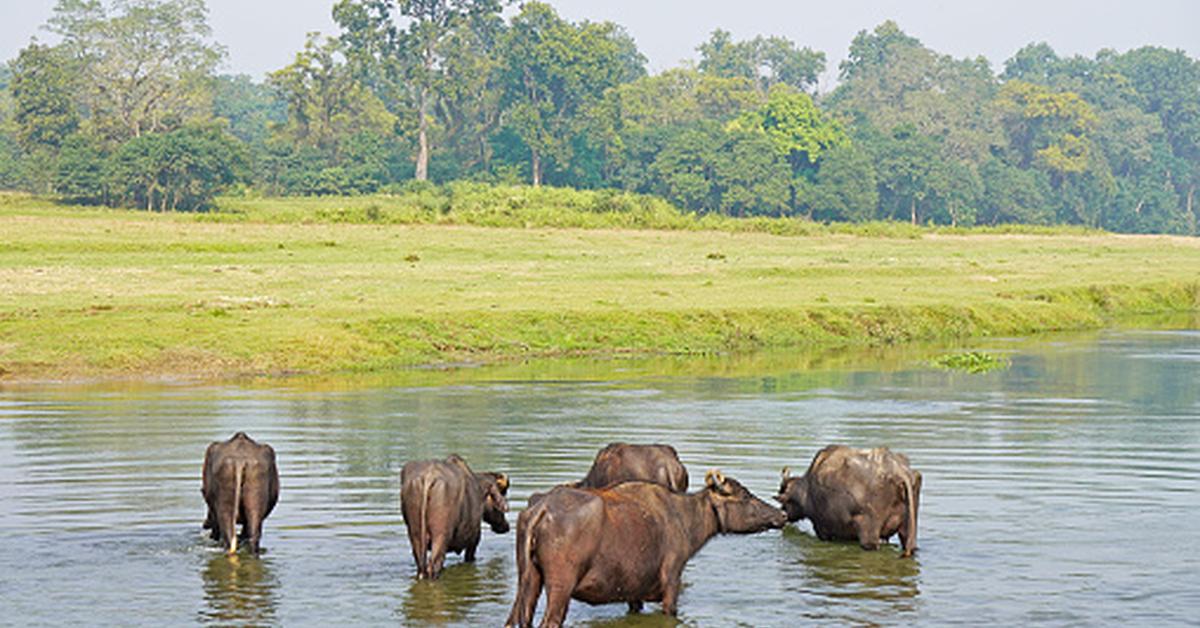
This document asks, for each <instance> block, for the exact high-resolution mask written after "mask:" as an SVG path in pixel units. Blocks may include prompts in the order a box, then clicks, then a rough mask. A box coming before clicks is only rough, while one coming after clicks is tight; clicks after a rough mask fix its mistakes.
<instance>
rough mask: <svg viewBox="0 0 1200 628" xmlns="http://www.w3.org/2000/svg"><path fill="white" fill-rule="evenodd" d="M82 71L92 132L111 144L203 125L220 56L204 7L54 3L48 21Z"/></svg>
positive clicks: (179, 0) (172, 2)
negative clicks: (188, 125)
mask: <svg viewBox="0 0 1200 628" xmlns="http://www.w3.org/2000/svg"><path fill="white" fill-rule="evenodd" d="M49 28H50V30H52V31H54V32H56V33H58V34H59V35H61V36H62V37H63V44H62V45H63V46H64V48H65V50H67V51H68V52H70V53H71V54H72V55H73V56H74V58H75V59H76V60H77V61H78V62H79V63H80V64H81V67H82V73H83V77H82V80H81V81H80V82H79V85H81V86H82V87H83V88H84V90H83V96H84V99H85V103H86V105H87V109H88V110H89V112H90V115H91V118H90V122H91V124H92V126H93V127H94V128H96V129H98V130H99V131H100V132H102V133H103V134H104V135H105V136H106V137H107V138H109V139H110V140H111V141H114V142H118V143H119V142H121V141H124V140H126V139H128V138H131V137H138V136H140V135H142V134H143V133H153V132H160V131H165V130H170V129H173V128H177V127H179V126H181V125H182V124H184V123H185V122H188V121H195V120H204V119H206V118H207V117H208V116H209V115H210V113H211V110H212V103H211V84H210V82H211V79H212V74H213V71H214V69H215V68H216V67H217V65H218V64H219V63H220V62H221V60H222V59H223V58H224V56H225V49H224V48H223V47H222V46H220V45H218V44H216V43H213V42H211V41H209V39H210V37H211V34H212V30H211V29H210V28H209V26H208V9H207V7H206V6H205V4H204V0H121V1H120V2H115V3H114V4H113V10H112V11H111V12H110V11H107V10H106V9H105V7H104V5H102V4H101V3H100V2H99V1H98V0H59V2H58V3H57V4H56V5H55V7H54V15H53V17H52V18H51V19H50V21H49Z"/></svg>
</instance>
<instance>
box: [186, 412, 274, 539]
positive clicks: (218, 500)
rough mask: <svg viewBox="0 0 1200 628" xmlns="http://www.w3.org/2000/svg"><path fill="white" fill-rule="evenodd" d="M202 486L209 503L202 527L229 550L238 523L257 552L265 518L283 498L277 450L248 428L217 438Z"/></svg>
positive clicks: (207, 458)
mask: <svg viewBox="0 0 1200 628" xmlns="http://www.w3.org/2000/svg"><path fill="white" fill-rule="evenodd" d="M202 481H203V486H202V487H201V492H202V493H203V494H204V501H205V503H206V504H207V505H208V515H207V516H206V517H205V519H204V529H206V530H212V533H211V535H212V538H213V539H214V540H216V539H220V541H221V544H222V545H224V546H225V547H226V548H228V550H227V551H228V552H229V553H230V554H233V553H235V552H237V542H238V534H237V524H239V523H240V524H242V534H241V536H242V538H244V539H246V542H247V544H248V545H249V546H250V551H252V552H254V553H258V549H259V548H258V543H259V540H260V539H261V538H262V524H263V520H265V519H266V518H267V515H269V514H271V511H272V510H273V509H274V508H275V504H276V503H277V502H278V501H279V470H278V469H277V468H276V467H275V450H274V449H272V448H271V446H270V445H268V444H266V443H258V442H255V441H254V439H252V438H250V437H249V436H247V435H246V434H245V432H238V433H237V434H234V435H233V436H232V437H231V438H230V439H229V440H227V441H225V442H214V443H212V444H211V445H209V446H208V450H207V451H205V452H204V471H203V480H202Z"/></svg>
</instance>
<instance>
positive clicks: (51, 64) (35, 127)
mask: <svg viewBox="0 0 1200 628" xmlns="http://www.w3.org/2000/svg"><path fill="white" fill-rule="evenodd" d="M68 61H69V59H67V58H66V56H65V55H64V54H62V52H61V51H60V50H58V49H56V48H52V47H50V46H45V45H41V44H37V43H33V44H30V45H29V46H28V47H26V48H23V49H22V50H21V52H20V53H19V54H18V55H17V58H16V59H15V60H14V61H13V62H12V69H13V76H12V81H11V85H10V89H11V90H12V96H13V100H14V101H15V102H14V105H15V111H14V112H13V119H14V122H15V123H16V125H17V133H16V137H17V142H18V144H20V146H21V148H22V149H23V150H25V151H26V152H27V153H31V152H35V151H37V150H42V149H49V150H57V149H58V148H59V147H60V146H62V143H63V141H64V140H65V139H66V138H67V136H69V135H70V134H71V133H74V132H75V130H76V129H77V128H79V111H78V108H77V106H76V103H75V99H74V96H75V90H76V87H77V81H76V80H75V77H74V76H72V74H71V67H70V65H69V64H68Z"/></svg>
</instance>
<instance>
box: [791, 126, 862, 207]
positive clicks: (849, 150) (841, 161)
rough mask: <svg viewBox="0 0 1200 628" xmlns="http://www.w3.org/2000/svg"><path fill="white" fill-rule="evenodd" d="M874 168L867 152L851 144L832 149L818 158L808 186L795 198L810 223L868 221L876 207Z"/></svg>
mask: <svg viewBox="0 0 1200 628" xmlns="http://www.w3.org/2000/svg"><path fill="white" fill-rule="evenodd" d="M876 184H877V183H876V179H875V166H874V164H873V163H872V160H871V156H870V155H869V154H867V153H866V151H864V150H862V149H860V148H859V147H858V146H856V145H853V144H847V145H840V146H835V147H833V148H831V149H830V150H829V151H828V152H827V153H826V154H825V155H824V156H823V157H822V158H821V168H820V170H818V171H817V174H816V178H815V181H814V183H813V185H811V186H805V188H804V192H803V193H801V194H798V196H800V202H801V204H802V205H804V206H805V207H806V208H807V209H808V215H809V217H810V218H812V219H813V220H820V221H839V222H840V221H846V220H853V221H857V222H861V221H864V220H870V219H871V218H873V217H874V215H875V209H876V207H877V206H878V205H879V190H878V189H877V188H876Z"/></svg>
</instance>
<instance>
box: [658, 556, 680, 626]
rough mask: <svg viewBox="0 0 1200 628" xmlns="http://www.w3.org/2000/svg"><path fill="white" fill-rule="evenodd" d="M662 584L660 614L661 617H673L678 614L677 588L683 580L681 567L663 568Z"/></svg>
mask: <svg viewBox="0 0 1200 628" xmlns="http://www.w3.org/2000/svg"><path fill="white" fill-rule="evenodd" d="M660 577H661V578H662V582H661V584H660V586H661V588H662V612H663V615H667V616H670V617H674V616H675V614H676V613H677V612H679V606H678V605H679V586H680V583H681V581H682V580H683V565H682V564H681V565H678V566H671V567H665V566H664V567H663V571H662V575H661V576H660Z"/></svg>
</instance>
